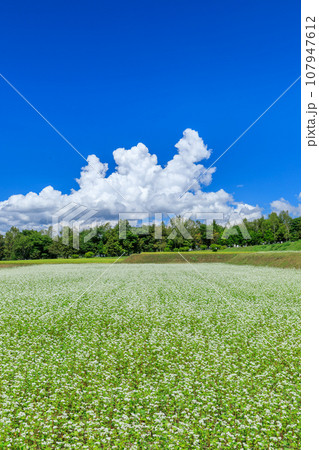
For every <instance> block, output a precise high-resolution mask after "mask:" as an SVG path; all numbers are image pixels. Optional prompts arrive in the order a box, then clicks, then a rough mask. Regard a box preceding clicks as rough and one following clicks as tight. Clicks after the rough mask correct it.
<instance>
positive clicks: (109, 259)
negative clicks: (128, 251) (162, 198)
mask: <svg viewBox="0 0 319 450" xmlns="http://www.w3.org/2000/svg"><path fill="white" fill-rule="evenodd" d="M124 259H125V256H122V257H120V258H119V257H118V256H114V257H112V256H108V257H96V258H76V259H73V258H57V259H25V260H17V261H0V267H1V265H3V266H7V265H13V266H16V265H32V264H92V263H97V264H100V263H103V264H108V263H114V262H115V261H118V262H120V261H123V260H124Z"/></svg>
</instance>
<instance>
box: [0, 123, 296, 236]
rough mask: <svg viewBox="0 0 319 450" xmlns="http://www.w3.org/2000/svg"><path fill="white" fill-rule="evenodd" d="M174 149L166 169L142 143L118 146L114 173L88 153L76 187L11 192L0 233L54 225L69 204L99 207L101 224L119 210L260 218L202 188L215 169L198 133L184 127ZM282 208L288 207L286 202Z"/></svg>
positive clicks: (1, 206)
mask: <svg viewBox="0 0 319 450" xmlns="http://www.w3.org/2000/svg"><path fill="white" fill-rule="evenodd" d="M175 147H176V149H177V152H176V154H175V155H174V157H173V159H171V160H170V161H168V162H167V164H166V166H165V167H162V166H161V165H159V164H158V161H157V156H156V155H154V154H151V153H150V152H149V150H148V148H147V147H146V146H145V145H144V144H142V143H139V144H137V145H136V146H134V147H132V148H131V149H129V150H126V149H124V148H118V149H117V150H115V151H114V152H113V157H114V160H115V163H116V168H115V170H114V172H112V173H110V174H108V173H107V172H108V164H107V163H103V162H101V161H100V159H99V158H98V157H97V156H96V155H90V156H89V157H88V159H87V162H88V164H87V165H86V166H85V167H83V168H82V170H81V174H80V178H79V179H77V180H76V181H77V183H78V185H79V188H78V189H77V190H74V189H72V190H71V192H70V193H69V194H63V193H62V192H60V191H58V190H56V189H54V188H53V187H52V186H47V187H45V188H44V189H42V191H41V192H40V193H38V194H37V193H34V192H29V193H28V194H26V195H12V196H11V197H9V198H8V199H7V200H5V201H2V202H0V231H2V232H3V231H6V230H7V229H9V228H10V227H11V226H12V225H14V226H17V227H19V228H22V229H23V228H35V229H40V228H43V227H47V226H49V225H51V224H52V216H54V215H55V214H56V213H57V211H58V210H60V209H61V208H64V207H66V206H67V205H68V204H70V203H76V204H79V205H83V206H84V207H85V208H88V209H92V210H95V211H96V214H95V216H94V219H96V220H99V221H103V222H106V221H113V220H117V219H118V214H119V213H128V212H137V213H138V212H147V213H150V214H154V213H156V212H162V213H165V212H169V213H174V214H185V213H187V212H190V211H191V212H192V213H193V214H194V213H201V212H206V213H207V212H216V213H217V212H218V213H222V214H223V215H224V217H225V220H229V218H230V217H231V216H233V215H234V214H236V213H238V212H240V213H241V217H246V218H247V219H249V220H250V219H255V218H257V217H260V216H261V209H260V208H259V207H258V205H255V206H253V205H249V204H246V203H240V202H235V201H234V198H233V196H232V195H231V194H229V193H227V192H225V191H224V190H223V189H220V190H219V191H217V192H205V191H203V186H209V185H210V184H211V182H212V174H213V173H214V172H215V170H216V168H210V169H209V170H207V171H206V169H205V167H204V166H203V164H201V163H200V162H201V161H203V160H205V159H208V158H209V157H210V154H211V150H209V149H207V146H206V145H205V144H204V142H203V140H202V139H201V138H200V137H199V135H198V133H197V132H196V131H194V130H191V129H186V130H185V131H184V133H183V137H182V138H181V139H180V141H179V142H178V143H177V144H176V145H175ZM200 176H201V177H200ZM198 177H200V179H199V180H198ZM190 185H191V189H189V186H190ZM185 191H187V192H186V193H185V195H183V196H182V197H181V198H180V199H179V197H180V196H181V195H182V194H183V193H184V192H185ZM279 202H282V203H284V202H285V200H284V199H281V200H278V201H275V202H273V203H272V205H274V208H277V207H278V208H279V209H280V208H281V205H280V204H279ZM290 206H291V205H290ZM291 208H293V207H291ZM282 209H287V208H286V205H285V207H284V208H282ZM92 220H93V218H92Z"/></svg>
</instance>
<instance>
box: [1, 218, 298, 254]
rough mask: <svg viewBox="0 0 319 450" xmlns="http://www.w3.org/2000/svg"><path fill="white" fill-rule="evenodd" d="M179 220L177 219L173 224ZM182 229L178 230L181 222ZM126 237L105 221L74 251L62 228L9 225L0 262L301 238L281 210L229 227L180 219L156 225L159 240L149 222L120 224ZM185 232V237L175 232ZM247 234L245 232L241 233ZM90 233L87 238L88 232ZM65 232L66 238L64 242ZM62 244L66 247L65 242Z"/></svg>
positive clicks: (294, 221)
mask: <svg viewBox="0 0 319 450" xmlns="http://www.w3.org/2000/svg"><path fill="white" fill-rule="evenodd" d="M179 221H180V222H179ZM180 225H182V227H184V228H181V226H180ZM125 227H126V228H125V229H126V236H125V237H124V238H121V233H120V229H121V228H120V225H119V224H117V225H116V226H114V227H112V226H111V225H110V224H109V223H106V224H104V225H101V226H99V227H97V228H95V229H94V233H92V229H86V230H83V231H81V232H80V234H79V245H78V247H79V248H78V249H76V248H74V247H73V245H72V243H73V232H72V229H70V228H64V229H63V231H62V232H61V235H60V236H58V237H55V238H54V239H53V238H52V228H51V227H50V228H49V229H48V230H42V231H35V230H23V231H19V230H18V229H17V228H15V227H11V229H10V230H9V231H7V232H6V233H5V234H4V235H2V234H0V260H22V259H44V258H69V257H81V256H85V257H90V256H95V255H99V256H119V255H122V254H126V255H129V254H132V253H140V252H158V251H178V250H179V251H188V250H205V249H209V248H210V249H211V250H213V251H217V250H219V249H220V248H225V247H233V246H247V245H257V244H272V243H276V242H285V241H297V240H299V239H301V218H300V217H297V218H294V219H293V218H292V217H290V216H289V214H288V213H287V212H284V211H282V212H281V213H280V214H276V213H275V212H272V213H271V214H270V215H269V216H268V218H265V217H261V218H259V219H256V220H254V221H250V222H248V221H247V220H244V221H243V224H242V225H236V226H233V227H231V228H229V227H228V228H227V227H223V226H221V225H218V224H217V223H216V222H214V223H213V224H212V225H206V224H204V223H201V222H200V221H193V220H187V221H183V222H182V223H181V219H180V218H175V219H173V220H171V221H170V222H169V223H168V224H165V223H162V225H160V226H159V227H160V234H161V236H162V238H161V239H158V235H159V234H158V230H157V233H155V231H156V230H155V228H158V227H155V225H150V226H149V227H148V229H147V230H146V228H145V227H144V228H143V227H142V228H141V227H140V228H133V227H131V226H130V225H129V224H128V223H125ZM184 229H186V230H187V232H188V235H187V237H185V233H184V232H181V231H183V230H184ZM247 232H248V233H249V235H247ZM90 233H91V234H92V237H90V239H89V240H88V239H87V238H86V237H87V236H88V235H89V234H90ZM65 236H67V241H66V240H65ZM66 243H67V244H68V245H66Z"/></svg>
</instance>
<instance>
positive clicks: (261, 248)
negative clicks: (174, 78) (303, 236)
mask: <svg viewBox="0 0 319 450" xmlns="http://www.w3.org/2000/svg"><path fill="white" fill-rule="evenodd" d="M300 250H301V241H296V242H284V243H283V244H267V245H251V246H250V247H240V248H227V249H225V250H223V253H224V252H225V253H233V252H235V253H238V252H240V253H242V252H245V253H246V252H269V251H271V252H273V251H289V252H300Z"/></svg>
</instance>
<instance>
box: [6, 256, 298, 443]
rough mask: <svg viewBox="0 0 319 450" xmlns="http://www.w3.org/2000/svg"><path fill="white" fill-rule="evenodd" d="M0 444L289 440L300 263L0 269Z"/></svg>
mask: <svg viewBox="0 0 319 450" xmlns="http://www.w3.org/2000/svg"><path fill="white" fill-rule="evenodd" d="M0 327H1V341H0V343H1V344H0V373H1V377H0V443H1V444H0V448H12V449H62V448H70V449H101V448H105V449H111V448H112V449H176V450H179V449H207V448H211V449H244V448H246V449H299V448H300V391H299V389H300V384H299V368H300V355H299V350H300V271H299V270H297V269H277V268H269V267H252V266H233V265H230V264H213V263H211V264H199V265H196V268H194V267H193V266H191V265H189V264H186V265H182V264H176V265H174V266H173V265H166V264H161V265H159V264H156V265H155V264H154V265H151V264H150V265H134V264H132V265H126V264H116V265H108V266H103V265H101V264H87V265H81V266H79V265H72V264H70V265H41V266H25V267H12V268H3V269H1V271H0Z"/></svg>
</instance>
